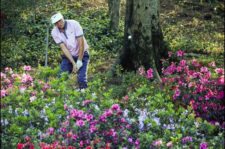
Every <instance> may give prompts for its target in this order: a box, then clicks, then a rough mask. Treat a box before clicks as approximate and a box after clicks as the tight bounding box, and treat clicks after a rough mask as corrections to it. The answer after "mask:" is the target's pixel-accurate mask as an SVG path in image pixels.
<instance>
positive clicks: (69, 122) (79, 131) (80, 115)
mask: <svg viewBox="0 0 225 149" xmlns="http://www.w3.org/2000/svg"><path fill="white" fill-rule="evenodd" d="M85 101H86V102H87V103H92V104H94V102H93V101H91V100H85ZM85 105H86V104H83V103H82V106H85ZM64 109H65V110H66V111H68V114H69V115H68V116H67V119H66V120H65V121H63V122H62V123H61V125H60V126H61V127H60V128H59V130H55V129H54V128H49V129H48V130H47V132H46V133H47V134H48V135H45V137H46V138H48V137H49V134H50V135H56V136H61V137H63V138H64V139H63V140H64V142H67V143H69V144H68V145H71V146H73V147H77V148H86V147H89V148H90V147H91V146H92V145H97V144H102V145H103V146H102V147H103V148H105V147H106V146H108V148H110V147H109V146H110V145H111V146H116V145H120V144H124V142H127V143H128V144H129V145H130V146H134V147H136V148H139V145H140V141H139V140H138V139H135V138H134V137H129V133H127V132H128V131H129V129H130V124H129V123H128V121H127V120H126V118H125V117H123V111H122V110H121V108H120V105H119V104H113V105H112V106H111V107H110V108H109V109H106V110H105V111H103V113H102V114H100V115H98V116H97V115H93V114H94V113H95V112H94V111H92V110H90V109H89V110H87V111H85V110H79V109H73V108H68V106H67V105H66V104H65V105H64ZM127 138H129V139H127ZM55 141H58V140H53V142H55ZM104 144H106V146H104ZM107 144H108V145H107ZM45 145H46V144H45ZM57 145H59V144H57ZM60 145H61V146H62V145H63V144H62V142H61V144H60Z"/></svg>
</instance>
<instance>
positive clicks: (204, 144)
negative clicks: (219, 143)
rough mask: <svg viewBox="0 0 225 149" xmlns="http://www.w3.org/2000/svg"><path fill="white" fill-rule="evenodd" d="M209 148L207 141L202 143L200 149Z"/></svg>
mask: <svg viewBox="0 0 225 149" xmlns="http://www.w3.org/2000/svg"><path fill="white" fill-rule="evenodd" d="M207 148H208V143H207V142H202V143H201V144H200V147H199V149H207Z"/></svg>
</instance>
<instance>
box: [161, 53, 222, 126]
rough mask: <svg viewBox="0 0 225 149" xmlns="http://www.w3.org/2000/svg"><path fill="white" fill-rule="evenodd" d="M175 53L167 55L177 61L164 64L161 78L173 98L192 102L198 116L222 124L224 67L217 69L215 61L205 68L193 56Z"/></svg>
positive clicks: (189, 103) (186, 102)
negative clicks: (188, 58)
mask: <svg viewBox="0 0 225 149" xmlns="http://www.w3.org/2000/svg"><path fill="white" fill-rule="evenodd" d="M175 54H176V55H175ZM175 54H173V53H171V52H170V54H169V55H170V57H177V59H178V62H171V63H170V64H169V66H166V67H164V68H163V74H164V78H162V80H163V83H164V84H165V86H169V87H170V88H171V89H172V90H173V100H174V101H181V102H182V103H183V105H185V106H187V105H191V106H192V108H193V109H194V111H195V114H196V116H197V117H202V118H204V119H206V120H208V121H209V122H211V123H214V124H215V123H216V122H217V123H219V124H220V125H221V126H222V127H225V118H224V115H225V100H224V69H223V68H216V65H215V62H212V63H210V64H209V67H206V66H203V65H202V64H200V63H199V62H198V61H197V60H195V59H193V60H191V61H188V60H185V59H183V58H184V55H185V53H184V52H182V51H181V50H179V51H178V52H177V53H175ZM166 63H167V64H168V61H166V62H164V64H166ZM210 70H212V71H214V72H212V71H210Z"/></svg>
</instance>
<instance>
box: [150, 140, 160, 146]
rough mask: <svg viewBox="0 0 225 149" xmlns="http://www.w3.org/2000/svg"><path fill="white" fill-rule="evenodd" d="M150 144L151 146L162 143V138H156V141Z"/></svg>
mask: <svg viewBox="0 0 225 149" xmlns="http://www.w3.org/2000/svg"><path fill="white" fill-rule="evenodd" d="M152 145H153V146H161V145H162V140H161V139H160V140H156V141H154V142H153V144H152Z"/></svg>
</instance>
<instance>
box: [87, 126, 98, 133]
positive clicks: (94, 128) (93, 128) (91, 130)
mask: <svg viewBox="0 0 225 149" xmlns="http://www.w3.org/2000/svg"><path fill="white" fill-rule="evenodd" d="M96 130H97V128H96V127H95V126H94V125H91V126H90V129H89V131H90V132H91V133H93V132H95V131H96Z"/></svg>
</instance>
